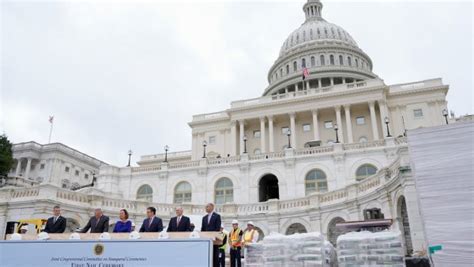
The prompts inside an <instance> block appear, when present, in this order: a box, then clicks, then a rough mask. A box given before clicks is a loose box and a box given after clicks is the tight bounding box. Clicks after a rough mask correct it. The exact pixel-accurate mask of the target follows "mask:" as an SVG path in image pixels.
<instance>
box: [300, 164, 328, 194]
mask: <svg viewBox="0 0 474 267" xmlns="http://www.w3.org/2000/svg"><path fill="white" fill-rule="evenodd" d="M327 191H328V181H327V178H326V174H325V173H324V172H323V171H322V170H320V169H314V170H311V171H310V172H308V174H306V178H305V192H306V195H309V194H311V193H314V192H327Z"/></svg>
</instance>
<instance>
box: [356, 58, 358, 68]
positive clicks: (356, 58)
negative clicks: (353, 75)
mask: <svg viewBox="0 0 474 267" xmlns="http://www.w3.org/2000/svg"><path fill="white" fill-rule="evenodd" d="M355 63H356V68H358V67H359V60H357V58H356V60H355Z"/></svg>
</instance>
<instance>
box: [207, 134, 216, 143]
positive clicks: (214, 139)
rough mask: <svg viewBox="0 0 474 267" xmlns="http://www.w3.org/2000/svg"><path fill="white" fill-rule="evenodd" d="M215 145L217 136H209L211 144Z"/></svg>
mask: <svg viewBox="0 0 474 267" xmlns="http://www.w3.org/2000/svg"><path fill="white" fill-rule="evenodd" d="M215 143H216V136H215V135H213V136H209V144H210V145H213V144H215Z"/></svg>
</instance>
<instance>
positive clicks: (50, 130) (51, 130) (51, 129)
mask: <svg viewBox="0 0 474 267" xmlns="http://www.w3.org/2000/svg"><path fill="white" fill-rule="evenodd" d="M52 133H53V123H52V122H51V127H50V128H49V139H48V144H51V134H52Z"/></svg>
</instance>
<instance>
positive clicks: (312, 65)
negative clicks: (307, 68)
mask: <svg viewBox="0 0 474 267" xmlns="http://www.w3.org/2000/svg"><path fill="white" fill-rule="evenodd" d="M315 65H316V60H315V59H314V57H311V67H314V66H315Z"/></svg>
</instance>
